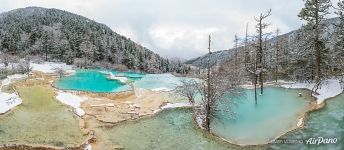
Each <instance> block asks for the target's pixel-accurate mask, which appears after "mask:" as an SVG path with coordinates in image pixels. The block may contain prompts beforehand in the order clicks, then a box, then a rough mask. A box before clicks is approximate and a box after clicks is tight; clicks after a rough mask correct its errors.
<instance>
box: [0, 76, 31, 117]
mask: <svg viewBox="0 0 344 150" xmlns="http://www.w3.org/2000/svg"><path fill="white" fill-rule="evenodd" d="M25 78H27V75H23V74H15V75H10V76H7V78H5V79H4V80H2V81H1V85H0V114H4V113H6V112H7V111H9V110H11V109H12V108H14V107H16V106H18V105H20V104H21V103H23V100H22V99H20V97H19V95H17V93H12V94H9V93H3V92H1V89H2V88H3V87H4V86H7V85H10V84H11V82H13V81H16V80H22V79H25Z"/></svg>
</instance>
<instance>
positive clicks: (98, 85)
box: [55, 70, 130, 92]
mask: <svg viewBox="0 0 344 150" xmlns="http://www.w3.org/2000/svg"><path fill="white" fill-rule="evenodd" d="M106 76H107V75H106V74H104V73H102V72H101V70H77V71H76V73H75V74H74V75H71V76H67V77H63V78H61V79H60V80H58V81H57V83H56V84H55V85H56V86H57V87H58V88H59V89H65V90H80V91H90V92H120V91H126V90H130V86H128V85H125V84H122V83H121V82H120V81H117V80H108V79H107V77H106Z"/></svg>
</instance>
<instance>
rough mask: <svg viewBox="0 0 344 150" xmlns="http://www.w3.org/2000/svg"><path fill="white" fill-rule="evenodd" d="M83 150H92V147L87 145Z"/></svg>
mask: <svg viewBox="0 0 344 150" xmlns="http://www.w3.org/2000/svg"><path fill="white" fill-rule="evenodd" d="M84 150H92V145H91V144H87V146H86V147H85V148H84Z"/></svg>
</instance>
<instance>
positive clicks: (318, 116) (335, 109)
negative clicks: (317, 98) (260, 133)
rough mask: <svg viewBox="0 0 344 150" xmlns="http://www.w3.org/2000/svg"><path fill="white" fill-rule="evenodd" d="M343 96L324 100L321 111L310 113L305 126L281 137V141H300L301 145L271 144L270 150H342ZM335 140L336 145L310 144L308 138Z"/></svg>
mask: <svg viewBox="0 0 344 150" xmlns="http://www.w3.org/2000/svg"><path fill="white" fill-rule="evenodd" d="M343 108H344V94H341V95H339V96H337V97H335V98H333V99H329V100H326V106H325V108H323V109H320V110H317V111H315V112H311V113H310V114H309V117H308V118H307V121H306V126H305V127H304V128H302V129H300V130H297V131H294V132H290V133H288V134H286V135H283V136H282V137H281V138H280V139H281V140H290V141H291V140H301V141H302V143H285V144H273V145H271V148H272V149H299V150H309V149H312V150H342V149H344V110H343ZM318 137H323V138H332V139H333V138H337V143H332V144H323V143H320V144H319V145H318V144H310V143H307V140H309V139H310V138H315V139H318Z"/></svg>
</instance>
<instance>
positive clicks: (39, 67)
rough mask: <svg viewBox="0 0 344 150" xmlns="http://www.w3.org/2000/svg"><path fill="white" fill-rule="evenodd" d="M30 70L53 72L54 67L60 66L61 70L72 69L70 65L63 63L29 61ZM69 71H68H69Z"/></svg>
mask: <svg viewBox="0 0 344 150" xmlns="http://www.w3.org/2000/svg"><path fill="white" fill-rule="evenodd" d="M30 66H31V67H32V71H40V72H43V73H54V72H55V69H56V68H62V69H63V70H73V69H72V67H73V66H72V65H67V64H65V63H54V62H44V63H41V64H37V63H30ZM69 72H70V71H69Z"/></svg>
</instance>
